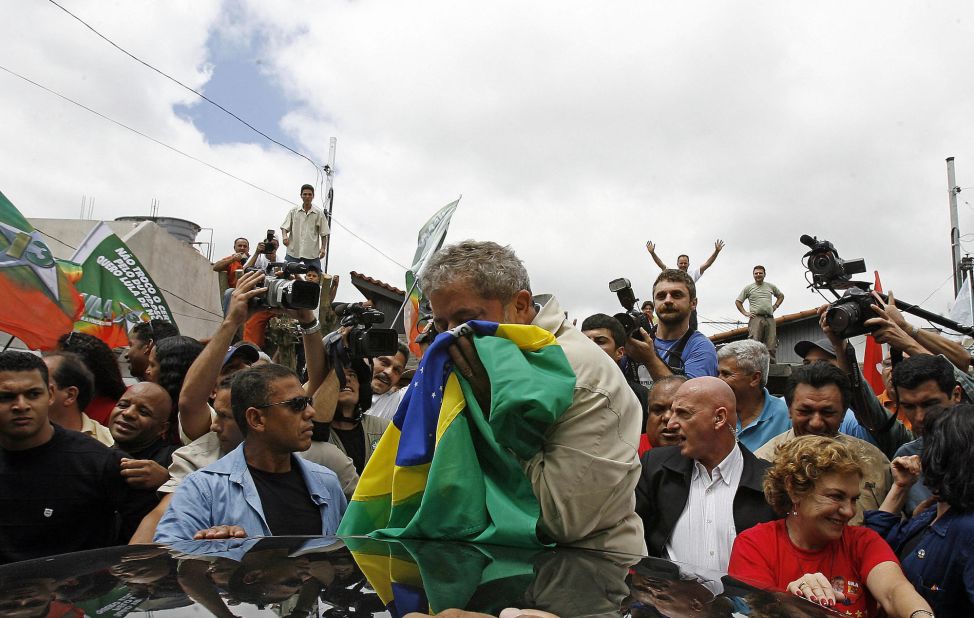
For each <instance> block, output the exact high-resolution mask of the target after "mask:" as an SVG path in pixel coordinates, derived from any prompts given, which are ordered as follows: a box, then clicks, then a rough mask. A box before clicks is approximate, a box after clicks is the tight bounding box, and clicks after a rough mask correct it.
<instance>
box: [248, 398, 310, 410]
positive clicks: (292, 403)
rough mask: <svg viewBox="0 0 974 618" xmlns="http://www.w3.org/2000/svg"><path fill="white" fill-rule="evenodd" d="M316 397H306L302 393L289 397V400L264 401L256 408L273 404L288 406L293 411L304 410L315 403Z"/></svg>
mask: <svg viewBox="0 0 974 618" xmlns="http://www.w3.org/2000/svg"><path fill="white" fill-rule="evenodd" d="M313 401H314V399H313V398H312V397H306V396H304V395H301V396H300V397H295V398H294V399H288V400H287V401H278V402H276V403H263V404H261V405H259V406H254V407H255V408H270V407H271V406H287V407H288V409H290V410H291V411H293V412H304V410H305V409H306V408H307V407H308V406H310V405H311V404H312V403H313Z"/></svg>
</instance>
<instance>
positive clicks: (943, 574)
mask: <svg viewBox="0 0 974 618" xmlns="http://www.w3.org/2000/svg"><path fill="white" fill-rule="evenodd" d="M936 516H937V507H936V506H932V507H930V508H929V509H927V510H925V511H924V512H923V513H920V514H919V515H917V516H916V517H914V518H913V519H907V520H904V521H900V516H899V515H894V514H892V513H886V512H884V511H867V512H866V520H865V525H867V526H869V527H870V528H872V529H873V530H875V531H876V532H878V533H879V534H880V535H882V537H883V538H884V539H886V542H887V543H889V545H890V547H892V548H893V551H895V552H896V553H897V555H899V554H900V553H901V550H902V549H903V546H904V545H905V544H906V542H907V541H908V540H909V539H910V537H911V536H913V535H914V533H916V534H920V535H922V536H921V538H920V542H919V543H918V544H917V546H916V547H914V548H913V551H912V552H911V553H910V554H909V555H908V556H902V557H901V563H900V564H901V566H902V567H903V572H904V573H905V574H906V578H907V579H908V580H910V583H911V584H913V587H914V588H916V589H917V592H919V593H920V595H921V596H922V597H923V598H924V599H926V600H927V602H928V603H930V607H931V608H933V611H934V613H935V614H937V615H938V616H971V615H974V513H961V512H957V511H955V510H954V509H949V510H948V511H947V512H946V513H944V516H943V517H941V518H940V519H939V520H937V521H936V522H934V523H932V524H931V523H930V522H932V521H933V520H934V518H935V517H936ZM928 526H929V528H928ZM925 528H926V530H924V529H925Z"/></svg>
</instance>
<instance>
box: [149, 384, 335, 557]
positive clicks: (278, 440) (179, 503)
mask: <svg viewBox="0 0 974 618" xmlns="http://www.w3.org/2000/svg"><path fill="white" fill-rule="evenodd" d="M230 407H231V409H232V411H233V416H234V419H235V420H236V422H237V426H238V428H239V429H240V432H241V434H243V438H244V441H243V443H242V444H241V445H240V446H238V447H237V448H236V449H234V450H233V451H232V452H231V453H229V454H228V455H226V456H225V457H223V458H221V459H219V460H217V462H216V463H214V464H212V465H210V466H207V467H206V468H203V469H202V470H199V471H197V472H194V473H192V474H190V475H189V476H187V477H186V478H185V479H184V480H183V482H182V483H181V484H180V485H179V487H178V488H177V489H176V492H175V494H173V498H172V502H171V503H170V505H169V509H168V510H167V511H166V514H165V515H164V516H163V518H162V521H160V522H159V526H158V527H157V528H156V536H155V541H156V542H159V543H170V542H173V541H178V540H186V539H220V538H232V537H236V538H242V537H246V536H267V535H279V536H280V535H312V536H317V535H329V534H334V533H335V531H336V530H337V528H338V523H339V522H340V521H341V517H342V514H344V512H345V507H346V504H347V501H346V499H345V495H344V494H343V493H342V488H341V486H340V484H339V482H338V477H337V476H336V475H335V473H334V472H332V471H331V470H329V469H327V468H325V467H324V466H320V465H318V464H315V463H312V462H309V461H306V460H304V459H302V458H300V457H296V456H295V453H296V452H300V451H306V450H308V448H310V447H311V435H312V431H313V425H312V423H311V419H312V418H313V417H314V409H313V408H312V407H311V397H308V396H307V395H305V390H304V387H303V386H302V385H301V382H300V380H299V379H298V376H297V375H296V374H295V373H294V372H293V371H291V370H290V369H288V368H286V367H282V366H280V365H263V366H260V367H254V368H250V369H246V370H244V371H241V372H239V373H237V374H236V375H235V376H234V379H233V383H232V386H231V392H230Z"/></svg>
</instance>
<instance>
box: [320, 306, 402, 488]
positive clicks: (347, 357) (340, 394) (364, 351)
mask: <svg viewBox="0 0 974 618" xmlns="http://www.w3.org/2000/svg"><path fill="white" fill-rule="evenodd" d="M335 312H336V313H338V314H339V315H340V316H341V318H342V319H341V322H340V325H341V328H340V329H339V330H337V331H335V332H333V333H331V334H329V335H328V336H327V337H325V340H324V345H325V350H326V352H327V355H328V358H329V359H330V366H331V369H330V371H329V373H328V375H327V377H326V378H325V382H324V384H322V386H321V389H319V391H318V393H316V394H315V401H314V404H313V405H314V407H315V412H316V416H315V423H314V426H315V440H321V441H327V442H330V443H332V444H334V445H335V446H337V447H338V448H339V449H340V450H341V451H342V452H343V453H345V454H346V455H348V456H349V457H350V458H351V459H352V463H353V464H354V466H355V470H356V472H358V473H359V474H361V473H362V470H364V469H365V464H366V463H368V461H369V459H370V458H371V457H372V453H373V452H374V451H375V447H376V445H377V444H378V443H379V439H380V438H381V437H382V434H383V433H385V430H386V428H387V427H388V426H389V423H390V421H389V419H387V418H380V417H378V416H374V415H372V414H366V411H368V410H369V408H370V407H371V406H372V381H373V374H374V373H375V371H374V370H373V368H372V367H370V366H369V365H370V364H371V365H373V367H378V366H379V365H380V364H381V362H380V360H379V359H394V358H395V357H396V356H397V355H399V354H400V353H399V345H400V344H399V339H398V337H397V335H396V331H394V330H392V329H386V328H373V326H374V325H376V324H380V323H382V322H383V321H384V320H385V316H384V314H383V313H382V312H381V311H377V310H375V309H372V308H370V307H366V306H365V304H364V303H350V304H339V305H336V306H335ZM367 359H368V360H367ZM403 362H405V361H403Z"/></svg>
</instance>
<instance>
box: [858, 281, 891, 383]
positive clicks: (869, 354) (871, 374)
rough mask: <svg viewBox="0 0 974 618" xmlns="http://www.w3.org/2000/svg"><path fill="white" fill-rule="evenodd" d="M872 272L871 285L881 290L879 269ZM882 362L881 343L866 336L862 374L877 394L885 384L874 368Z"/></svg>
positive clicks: (877, 370)
mask: <svg viewBox="0 0 974 618" xmlns="http://www.w3.org/2000/svg"><path fill="white" fill-rule="evenodd" d="M873 272H874V273H875V274H876V284H875V285H874V286H873V287H874V288H875V289H876V291H877V292H882V291H883V285H882V284H881V283H880V282H879V271H878V270H874V271H873ZM882 362H883V345H882V344H881V343H879V342H877V341H876V340H875V339H873V338H872V336H869V337H866V354H865V356H863V359H862V374H863V375H864V376H865V377H866V382H869V386H871V387H873V392H874V393H876V394H877V395H879V394H880V393H882V392H883V391H885V390H886V385H885V384H883V374H882V373H880V371H879V369H877V368H876V366H877V365H879V364H881V363H882Z"/></svg>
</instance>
